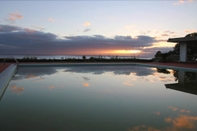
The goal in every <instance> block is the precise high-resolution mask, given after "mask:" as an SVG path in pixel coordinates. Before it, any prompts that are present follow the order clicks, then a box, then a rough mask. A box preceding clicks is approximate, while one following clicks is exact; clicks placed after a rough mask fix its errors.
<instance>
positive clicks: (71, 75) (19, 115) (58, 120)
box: [0, 66, 197, 131]
mask: <svg viewBox="0 0 197 131" xmlns="http://www.w3.org/2000/svg"><path fill="white" fill-rule="evenodd" d="M180 72H183V73H184V75H185V77H184V78H185V79H186V78H187V79H186V80H184V82H187V83H192V84H190V85H191V86H192V87H188V85H187V84H184V85H186V86H187V87H183V86H181V87H183V88H185V89H187V88H189V89H190V88H191V89H194V92H195V88H197V82H196V81H197V75H196V74H197V73H196V72H185V71H175V70H166V69H157V68H148V67H139V66H76V67H20V68H19V71H18V73H17V74H16V75H15V77H13V79H12V81H11V82H10V84H9V86H8V88H7V90H6V92H5V94H4V96H3V98H2V100H1V102H0V118H1V120H0V130H1V131H27V130H28V131H35V130H36V131H54V130H57V131H112V130H113V131H141V130H150V131H171V130H172V131H196V130H197V110H196V109H197V96H196V95H195V93H193V92H192V91H188V92H187V93H186V92H183V91H179V90H178V89H179V87H178V88H177V89H173V90H172V89H170V88H167V87H168V85H170V86H171V85H177V83H181V80H179V78H180V77H179V76H180V75H179V73H180ZM195 85H196V86H195Z"/></svg>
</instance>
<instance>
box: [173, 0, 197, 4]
mask: <svg viewBox="0 0 197 131" xmlns="http://www.w3.org/2000/svg"><path fill="white" fill-rule="evenodd" d="M193 1H194V0H178V1H177V2H175V3H174V5H180V4H184V3H186V2H193Z"/></svg>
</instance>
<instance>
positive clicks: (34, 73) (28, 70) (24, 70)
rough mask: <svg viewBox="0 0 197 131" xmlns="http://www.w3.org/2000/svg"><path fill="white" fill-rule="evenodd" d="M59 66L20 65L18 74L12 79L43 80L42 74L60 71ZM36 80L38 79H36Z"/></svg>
mask: <svg viewBox="0 0 197 131" xmlns="http://www.w3.org/2000/svg"><path fill="white" fill-rule="evenodd" d="M58 69H59V68H58V67H47V68H46V67H20V68H19V71H18V73H17V75H15V76H14V77H13V78H12V80H21V79H32V78H37V77H38V78H37V80H43V79H44V78H43V77H42V76H45V75H52V74H55V73H57V72H58ZM34 81H36V80H34Z"/></svg>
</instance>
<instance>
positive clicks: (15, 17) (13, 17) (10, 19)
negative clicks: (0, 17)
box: [7, 12, 23, 22]
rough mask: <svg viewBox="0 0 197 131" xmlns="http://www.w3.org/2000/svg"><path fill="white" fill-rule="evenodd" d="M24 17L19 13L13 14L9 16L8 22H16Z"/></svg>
mask: <svg viewBox="0 0 197 131" xmlns="http://www.w3.org/2000/svg"><path fill="white" fill-rule="evenodd" d="M22 18H23V16H22V15H21V14H20V13H19V12H15V13H11V14H9V17H8V19H7V20H9V21H13V22H14V21H16V20H17V19H22Z"/></svg>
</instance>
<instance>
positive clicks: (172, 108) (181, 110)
mask: <svg viewBox="0 0 197 131" xmlns="http://www.w3.org/2000/svg"><path fill="white" fill-rule="evenodd" d="M168 109H171V110H172V111H179V112H181V113H190V111H189V110H185V109H178V108H177V107H173V106H168Z"/></svg>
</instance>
